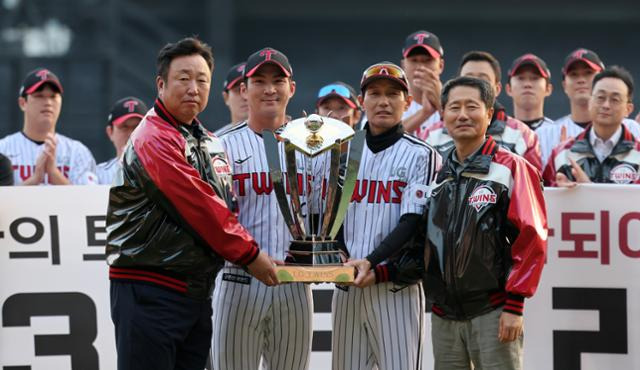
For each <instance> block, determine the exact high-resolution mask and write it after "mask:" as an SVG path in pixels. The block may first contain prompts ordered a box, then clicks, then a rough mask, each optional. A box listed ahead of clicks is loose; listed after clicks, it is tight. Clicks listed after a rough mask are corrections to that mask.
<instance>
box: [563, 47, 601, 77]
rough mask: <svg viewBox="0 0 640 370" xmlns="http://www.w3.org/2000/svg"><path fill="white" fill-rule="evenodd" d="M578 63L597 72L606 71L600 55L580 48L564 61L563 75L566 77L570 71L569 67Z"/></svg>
mask: <svg viewBox="0 0 640 370" xmlns="http://www.w3.org/2000/svg"><path fill="white" fill-rule="evenodd" d="M576 62H584V63H585V64H586V65H588V66H589V68H591V69H593V70H594V71H596V72H600V71H602V70H603V69H604V63H602V60H600V57H599V56H598V54H596V53H595V52H594V51H592V50H589V49H584V48H580V49H576V50H574V51H572V52H571V54H569V55H567V58H566V59H565V60H564V67H562V74H565V75H566V74H567V72H568V71H569V67H571V66H572V65H573V64H574V63H576Z"/></svg>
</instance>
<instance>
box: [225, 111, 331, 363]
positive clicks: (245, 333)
mask: <svg viewBox="0 0 640 370" xmlns="http://www.w3.org/2000/svg"><path fill="white" fill-rule="evenodd" d="M221 141H222V145H223V146H224V149H225V151H226V153H227V155H228V161H229V165H230V167H232V170H233V171H232V172H233V190H234V192H235V195H236V198H237V201H238V220H239V221H240V223H241V224H242V225H243V226H244V227H245V228H246V229H247V230H248V231H249V233H250V234H251V235H253V237H254V238H255V240H256V241H257V243H258V246H259V247H260V249H261V250H262V251H264V252H266V253H267V254H268V255H269V256H271V257H272V258H273V259H275V260H280V261H282V260H284V259H285V256H286V252H287V250H288V247H289V243H290V241H291V234H290V232H289V228H288V227H287V225H286V224H285V221H284V218H283V216H282V214H281V212H280V208H279V207H278V202H277V199H276V194H275V191H274V189H273V183H272V182H271V178H270V176H269V166H268V163H267V158H266V153H265V148H264V141H263V139H262V136H261V135H259V134H258V133H256V132H254V131H253V130H252V129H251V128H249V126H248V124H247V123H242V124H239V125H237V126H236V127H233V128H231V129H230V130H228V131H227V132H226V133H225V134H223V135H222V137H221ZM279 149H280V153H279V154H280V159H281V165H282V168H286V167H285V165H284V160H283V159H284V158H285V157H284V146H283V145H279ZM297 159H298V161H297V167H298V176H297V178H298V185H299V188H300V189H301V199H300V200H301V202H302V203H306V202H307V194H308V191H309V189H310V188H311V185H310V182H311V181H303V178H304V176H303V174H302V173H303V171H302V169H303V168H305V167H304V166H306V165H307V163H306V162H305V159H304V158H303V156H301V155H297ZM214 161H215V160H214ZM213 166H214V169H216V171H218V170H220V171H223V170H225V169H224V165H223V164H222V163H217V162H214V164H213ZM308 180H309V179H308ZM318 187H319V186H318ZM315 193H316V194H319V191H316V192H315ZM303 213H305V214H306V213H307V207H306V205H305V206H303ZM213 312H214V316H213V326H214V327H213V332H214V333H216V335H214V336H213V342H212V354H213V355H212V360H213V368H214V369H220V370H222V369H247V370H258V366H259V364H260V359H261V357H262V358H263V361H264V364H265V366H266V367H267V368H268V369H307V368H308V366H309V356H310V353H311V336H312V329H311V316H312V313H313V301H312V297H311V291H310V288H309V286H308V285H306V284H298V283H293V284H284V285H280V286H276V287H267V286H266V285H264V284H262V283H260V282H259V281H258V280H256V279H254V278H253V277H252V276H251V275H249V274H248V273H246V272H245V271H244V270H242V269H240V268H238V267H236V266H233V265H232V264H230V263H227V264H226V266H225V267H224V268H223V269H222V271H221V272H220V273H219V274H218V276H217V278H216V289H215V290H214V296H213Z"/></svg>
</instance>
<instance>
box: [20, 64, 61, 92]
mask: <svg viewBox="0 0 640 370" xmlns="http://www.w3.org/2000/svg"><path fill="white" fill-rule="evenodd" d="M47 83H48V84H50V85H51V86H52V87H53V88H54V89H56V90H58V92H59V93H60V94H61V95H62V92H63V90H62V84H61V83H60V80H59V79H58V76H56V75H55V74H54V73H53V72H51V71H50V70H48V69H46V68H37V69H34V70H33V71H31V72H29V73H27V76H26V77H25V78H24V80H23V81H22V86H20V93H19V95H20V96H22V97H23V98H24V97H25V96H27V95H31V94H33V93H34V92H35V91H36V90H38V89H39V88H40V86H42V85H44V84H47Z"/></svg>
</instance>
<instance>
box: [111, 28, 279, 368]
mask: <svg viewBox="0 0 640 370" xmlns="http://www.w3.org/2000/svg"><path fill="white" fill-rule="evenodd" d="M157 65H158V76H157V78H156V84H157V88H158V99H157V100H156V103H155V105H154V107H153V109H151V110H150V111H149V112H148V113H147V114H146V116H145V117H144V119H143V120H142V121H141V122H140V124H139V126H138V127H137V128H136V130H135V131H134V132H133V134H132V135H131V138H130V141H129V144H128V145H127V147H126V149H125V153H124V157H123V166H122V169H121V171H120V173H119V174H118V175H117V179H116V185H115V186H114V187H112V188H111V191H110V195H109V208H108V213H107V230H108V237H107V247H106V254H107V261H108V263H109V265H110V268H109V278H110V280H111V315H112V319H113V322H114V324H115V329H116V347H117V352H118V369H119V370H128V369H135V370H140V369H154V370H158V369H167V370H169V369H202V368H204V367H205V362H206V359H207V356H208V352H209V348H210V345H211V334H212V329H211V328H212V324H211V314H212V312H211V293H212V290H213V281H214V277H215V273H216V272H217V271H218V270H219V268H220V267H221V266H222V262H223V259H226V260H228V261H231V262H233V263H235V264H238V265H241V266H245V267H246V268H247V269H248V271H249V272H251V273H252V274H253V275H255V276H256V277H257V278H258V279H259V280H261V281H262V282H263V283H265V284H267V285H274V284H276V282H277V278H276V276H275V271H274V269H273V264H272V262H271V260H270V258H269V257H268V256H267V255H266V254H264V253H260V251H259V249H258V247H257V244H256V242H255V241H254V239H253V238H252V237H251V235H249V234H248V232H247V231H246V230H245V228H244V227H242V226H241V225H240V224H239V223H238V220H237V218H236V216H235V214H234V202H235V199H234V197H233V194H232V193H231V191H230V189H231V188H230V183H231V172H230V166H229V164H228V162H227V159H226V155H225V153H224V151H223V149H222V144H221V143H220V142H219V140H218V139H217V138H216V137H214V136H212V135H210V134H209V133H208V132H207V131H206V129H204V127H203V126H202V125H201V124H200V122H199V121H198V120H197V119H196V116H197V115H198V114H199V113H200V112H202V111H203V110H204V108H205V107H206V105H207V101H208V97H209V88H210V85H211V74H212V71H213V56H212V53H211V48H210V47H209V46H208V45H206V44H204V43H202V42H201V41H199V40H197V39H194V38H186V39H183V40H180V41H178V42H177V43H174V44H167V45H166V46H165V47H164V48H163V49H162V50H161V51H160V53H159V55H158V60H157Z"/></svg>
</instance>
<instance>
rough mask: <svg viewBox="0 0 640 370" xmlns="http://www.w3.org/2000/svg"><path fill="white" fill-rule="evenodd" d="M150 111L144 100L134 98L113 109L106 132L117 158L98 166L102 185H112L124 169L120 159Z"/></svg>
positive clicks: (130, 97) (123, 100)
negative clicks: (130, 137)
mask: <svg viewBox="0 0 640 370" xmlns="http://www.w3.org/2000/svg"><path fill="white" fill-rule="evenodd" d="M148 110H149V108H147V105H146V104H144V102H143V101H142V100H140V99H138V98H134V97H133V96H129V97H126V98H122V99H120V100H118V101H117V102H115V104H113V107H111V111H110V112H109V117H108V119H107V128H106V129H105V131H106V132H107V136H108V137H109V140H111V142H112V143H113V146H114V147H115V149H116V156H115V157H114V158H112V159H110V160H108V161H106V162H102V163H100V164H98V166H97V168H96V170H97V171H96V174H97V175H98V182H99V183H100V184H102V185H111V183H112V182H113V179H114V177H115V176H116V172H118V170H119V169H120V167H122V164H121V163H120V159H121V158H122V153H123V152H124V147H125V145H126V144H127V141H128V140H129V136H131V133H132V132H133V130H134V129H135V128H136V127H138V124H139V123H140V121H141V120H142V118H143V117H144V115H145V114H147V111H148Z"/></svg>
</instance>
